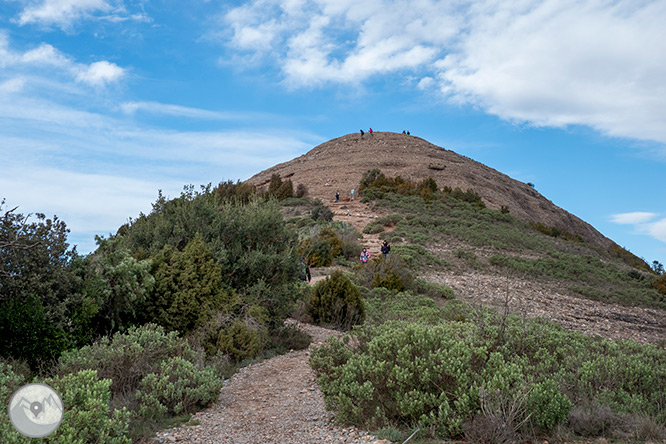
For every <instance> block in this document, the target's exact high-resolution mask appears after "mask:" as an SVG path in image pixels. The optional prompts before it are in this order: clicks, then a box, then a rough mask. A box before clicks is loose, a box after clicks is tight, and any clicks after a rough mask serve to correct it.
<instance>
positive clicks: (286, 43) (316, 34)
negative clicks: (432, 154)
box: [224, 0, 666, 143]
mask: <svg viewBox="0 0 666 444" xmlns="http://www.w3.org/2000/svg"><path fill="white" fill-rule="evenodd" d="M665 22H666V2H665V1H640V2H636V1H633V0H584V1H579V0H523V1H520V2H505V1H500V0H484V1H476V0H474V1H473V0H461V1H459V2H450V1H445V0H441V1H437V0H417V1H407V0H394V1H390V2H389V1H388V0H369V1H364V2H361V3H359V2H356V1H351V0H344V1H342V0H314V1H309V2H304V1H290V2H280V1H279V0H254V1H251V2H249V3H246V4H244V5H242V6H240V7H238V8H234V9H231V10H230V11H229V12H228V13H227V14H226V15H225V22H224V26H225V27H230V29H231V35H230V36H229V38H228V44H229V47H230V48H231V49H232V50H233V51H236V52H237V53H238V54H248V55H249V57H251V58H253V60H255V59H256V58H257V57H258V56H259V57H264V58H265V59H266V60H270V61H272V62H274V63H276V64H277V65H278V66H279V67H280V69H281V71H282V73H283V75H284V79H285V82H286V84H287V85H289V86H290V87H296V88H299V87H305V88H309V87H316V86H323V85H327V84H331V83H342V84H354V83H361V82H364V81H367V80H369V79H372V78H375V77H378V76H383V75H387V74H403V73H405V72H408V73H409V75H416V76H418V77H421V78H423V79H429V78H431V79H433V81H430V80H424V81H423V82H419V83H418V84H417V85H416V86H417V87H421V88H422V87H425V86H428V87H432V86H437V87H438V89H439V90H440V91H441V93H442V94H443V95H444V97H446V98H447V99H448V100H450V101H452V102H456V103H462V104H472V105H474V106H478V107H480V108H482V109H484V110H485V111H487V112H489V113H492V114H494V115H497V116H499V117H501V118H503V119H507V120H512V121H517V122H527V123H530V124H533V125H537V126H555V127H563V126H567V125H587V126H589V127H592V128H594V129H596V130H598V131H600V132H602V133H604V134H608V135H611V136H618V137H629V138H635V139H642V140H653V141H659V142H663V143H666V57H663V54H666V27H665V26H663V24H664V23H665Z"/></svg>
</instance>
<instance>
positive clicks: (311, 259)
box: [298, 226, 349, 267]
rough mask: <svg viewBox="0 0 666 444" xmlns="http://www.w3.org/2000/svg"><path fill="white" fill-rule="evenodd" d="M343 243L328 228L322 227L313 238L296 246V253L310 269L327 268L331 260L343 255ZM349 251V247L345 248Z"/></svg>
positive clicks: (331, 229)
mask: <svg viewBox="0 0 666 444" xmlns="http://www.w3.org/2000/svg"><path fill="white" fill-rule="evenodd" d="M343 248H345V245H344V243H343V242H342V240H341V239H340V237H339V236H338V234H337V233H336V232H335V231H334V230H333V228H331V227H330V226H326V227H323V228H321V229H320V230H319V233H318V234H316V235H315V236H313V237H311V238H308V239H304V240H303V241H301V243H300V244H299V246H298V252H299V253H300V254H301V256H303V257H305V260H306V262H307V263H308V264H310V266H312V267H327V266H329V265H331V263H333V259H335V258H336V257H338V256H342V255H343V252H344V250H343ZM346 248H347V251H349V247H346Z"/></svg>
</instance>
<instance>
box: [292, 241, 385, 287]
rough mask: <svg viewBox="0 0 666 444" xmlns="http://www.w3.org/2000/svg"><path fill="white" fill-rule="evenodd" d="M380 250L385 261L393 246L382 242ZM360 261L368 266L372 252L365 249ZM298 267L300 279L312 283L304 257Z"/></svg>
mask: <svg viewBox="0 0 666 444" xmlns="http://www.w3.org/2000/svg"><path fill="white" fill-rule="evenodd" d="M380 250H381V252H382V257H383V258H384V259H388V256H389V253H390V252H391V246H390V245H389V243H388V241H382V246H381V248H380ZM360 260H361V263H362V264H367V263H368V262H369V261H370V252H369V251H368V249H367V248H365V247H364V248H363V250H362V251H361V257H360ZM298 265H299V269H300V279H301V280H302V281H303V282H305V281H307V282H308V283H310V281H311V280H312V274H311V273H310V265H308V263H307V262H306V261H305V258H304V257H301V259H300V261H299V264H298Z"/></svg>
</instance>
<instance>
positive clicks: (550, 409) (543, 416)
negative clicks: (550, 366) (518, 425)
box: [527, 379, 573, 430]
mask: <svg viewBox="0 0 666 444" xmlns="http://www.w3.org/2000/svg"><path fill="white" fill-rule="evenodd" d="M527 406H528V407H529V410H530V411H531V412H532V414H533V416H534V419H533V420H532V423H533V424H535V425H536V426H537V427H540V428H541V429H543V430H552V429H553V427H555V426H556V425H557V424H562V423H564V422H565V421H566V419H567V415H568V414H569V411H570V410H571V408H572V407H573V403H572V402H571V401H570V400H569V398H567V397H566V396H565V395H564V394H563V393H562V389H561V387H560V384H558V383H557V382H556V381H554V380H552V379H546V380H545V381H543V382H541V383H538V384H536V385H535V386H534V387H532V390H531V392H530V393H529V396H528V397H527Z"/></svg>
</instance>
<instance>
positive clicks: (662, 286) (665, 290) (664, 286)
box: [652, 274, 666, 295]
mask: <svg viewBox="0 0 666 444" xmlns="http://www.w3.org/2000/svg"><path fill="white" fill-rule="evenodd" d="M652 286H653V287H654V289H655V290H657V291H658V292H659V294H663V295H666V274H662V275H661V276H659V277H657V278H656V279H655V280H654V281H653V282H652Z"/></svg>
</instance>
